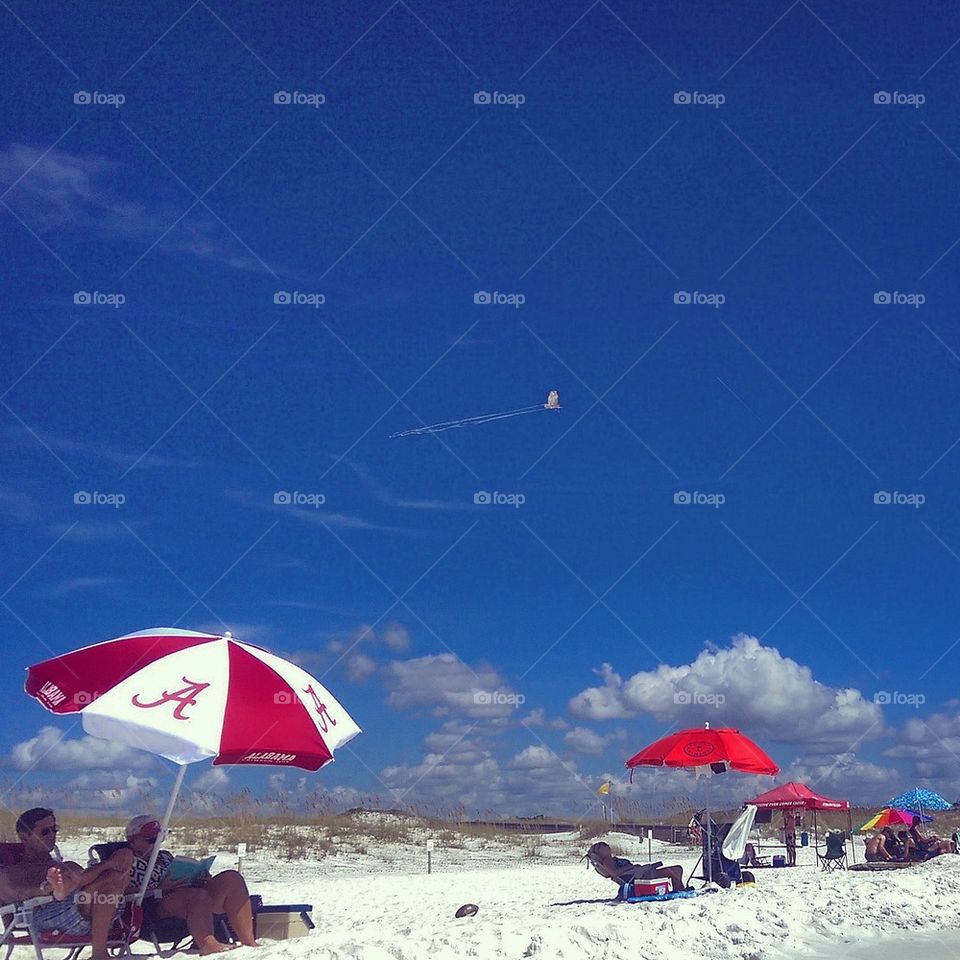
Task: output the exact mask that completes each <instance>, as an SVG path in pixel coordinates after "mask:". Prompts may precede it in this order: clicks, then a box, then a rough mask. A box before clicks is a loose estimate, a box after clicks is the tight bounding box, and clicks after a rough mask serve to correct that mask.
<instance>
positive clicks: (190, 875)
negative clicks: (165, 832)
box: [167, 855, 217, 880]
mask: <svg viewBox="0 0 960 960" xmlns="http://www.w3.org/2000/svg"><path fill="white" fill-rule="evenodd" d="M216 859H217V858H216V855H214V856H212V857H206V858H205V859H203V860H194V859H193V858H192V857H174V858H173V862H172V863H171V864H170V870H169V871H168V873H167V876H168V877H170V879H171V880H194V879H195V878H196V877H198V876H199V875H200V874H201V873H209V872H210V868H211V867H212V866H213V861H214V860H216Z"/></svg>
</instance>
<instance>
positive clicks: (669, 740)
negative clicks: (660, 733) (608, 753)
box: [627, 724, 780, 777]
mask: <svg viewBox="0 0 960 960" xmlns="http://www.w3.org/2000/svg"><path fill="white" fill-rule="evenodd" d="M720 762H723V763H725V764H727V766H729V767H732V768H733V769H734V770H739V771H740V772H741V773H760V774H766V775H767V776H771V777H773V776H776V775H777V774H778V773H779V772H780V768H779V767H778V766H777V765H776V764H775V763H774V762H773V761H772V760H771V759H770V758H769V757H768V756H767V755H766V754H765V753H764V752H763V750H761V749H760V748H759V747H758V746H757V745H756V744H755V743H754V742H753V741H752V740H751V739H749V737H745V736H744V735H743V734H742V733H741V732H740V731H739V730H734V729H733V728H732V727H721V728H719V729H717V730H711V729H710V727H709V724H708V725H707V726H706V727H705V728H704V729H703V730H701V729H694V730H680V731H679V732H678V733H671V734H670V735H669V736H666V737H663V738H662V739H660V740H657V741H656V742H655V743H651V744H650V746H649V747H644V748H643V749H642V750H641V751H640V752H639V753H638V754H636V755H634V756H632V757H631V758H630V759H629V760H628V761H627V766H628V767H630V768H631V769H632V768H633V767H703V766H706V765H708V764H711V763H720Z"/></svg>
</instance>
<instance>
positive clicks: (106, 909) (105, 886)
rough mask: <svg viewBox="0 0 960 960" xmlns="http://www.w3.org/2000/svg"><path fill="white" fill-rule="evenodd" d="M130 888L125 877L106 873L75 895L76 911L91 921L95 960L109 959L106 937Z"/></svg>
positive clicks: (119, 874)
mask: <svg viewBox="0 0 960 960" xmlns="http://www.w3.org/2000/svg"><path fill="white" fill-rule="evenodd" d="M126 885H127V877H126V875H125V874H122V873H117V871H116V870H106V871H104V872H103V873H101V874H100V876H99V877H97V879H96V880H94V881H93V882H92V883H89V884H88V885H87V886H86V887H84V888H83V889H82V890H78V891H77V892H76V902H77V908H78V909H79V910H80V912H81V913H82V914H83V915H84V916H85V917H86V918H87V919H88V920H89V921H90V945H91V947H92V948H93V958H92V960H107V958H108V957H109V954H108V953H107V938H108V937H109V936H110V927H111V926H113V919H114V917H116V915H117V907H118V906H119V905H120V901H121V900H122V899H123V890H124V888H125V887H126Z"/></svg>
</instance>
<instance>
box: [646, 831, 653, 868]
mask: <svg viewBox="0 0 960 960" xmlns="http://www.w3.org/2000/svg"><path fill="white" fill-rule="evenodd" d="M652 847H653V830H651V829H650V828H649V827H648V828H647V860H648V861H650V862H652V861H653V853H651V848H652Z"/></svg>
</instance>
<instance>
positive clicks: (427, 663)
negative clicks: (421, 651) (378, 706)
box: [385, 653, 516, 719]
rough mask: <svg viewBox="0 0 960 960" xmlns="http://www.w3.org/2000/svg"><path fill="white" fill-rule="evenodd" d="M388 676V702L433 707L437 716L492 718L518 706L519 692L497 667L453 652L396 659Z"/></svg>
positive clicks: (403, 707)
mask: <svg viewBox="0 0 960 960" xmlns="http://www.w3.org/2000/svg"><path fill="white" fill-rule="evenodd" d="M385 677H386V683H387V687H388V688H389V690H390V694H389V696H388V698H387V702H388V703H389V704H390V705H391V706H393V707H397V708H398V709H407V708H410V707H430V708H432V712H433V714H434V716H449V715H458V716H466V717H473V718H476V719H492V718H496V717H501V718H502V717H507V716H510V715H511V714H512V713H513V712H514V710H515V708H516V707H515V703H516V701H515V699H511V698H515V696H516V695H515V694H514V693H513V691H512V690H510V689H509V688H508V687H507V686H505V684H504V682H503V680H502V678H501V677H500V674H499V673H497V671H496V670H494V669H493V667H491V666H488V665H486V664H479V665H477V666H476V667H475V668H474V667H470V666H468V665H467V664H465V663H464V662H463V661H462V660H461V659H460V658H459V657H456V656H454V655H453V654H452V653H440V654H435V655H430V656H426V657H417V658H415V659H412V660H394V661H393V663H391V664H390V665H389V666H388V667H387V668H386V670H385Z"/></svg>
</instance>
